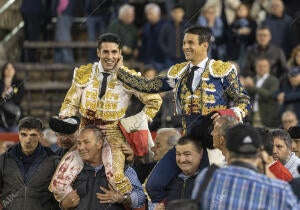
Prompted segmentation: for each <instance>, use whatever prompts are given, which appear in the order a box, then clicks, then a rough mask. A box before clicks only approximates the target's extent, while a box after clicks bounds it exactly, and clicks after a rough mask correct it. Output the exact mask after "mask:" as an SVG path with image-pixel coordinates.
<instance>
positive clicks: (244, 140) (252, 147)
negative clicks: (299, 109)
mask: <svg viewBox="0 0 300 210" xmlns="http://www.w3.org/2000/svg"><path fill="white" fill-rule="evenodd" d="M226 139H227V141H226V146H227V149H228V150H229V157H230V158H229V160H228V162H229V165H228V167H225V168H220V169H217V170H216V171H215V172H214V174H213V176H212V178H211V180H210V182H209V184H208V185H207V188H206V189H205V191H204V192H203V194H202V198H201V199H200V200H201V204H199V205H201V206H202V209H206V210H208V209H213V210H218V209H220V210H226V209H236V210H240V209H241V210H247V209H249V210H255V209H257V210H258V209H269V210H271V209H272V210H277V209H278V210H281V209H299V206H297V205H298V204H297V200H296V197H295V195H294V194H293V192H292V190H291V188H290V186H289V185H288V184H287V183H286V182H283V181H280V180H275V179H270V178H268V177H266V176H265V175H263V174H261V173H259V172H258V169H257V166H258V164H259V162H260V161H261V158H260V149H261V146H262V142H261V137H260V135H259V134H258V132H257V131H256V130H255V129H254V128H253V127H251V126H247V125H241V124H240V125H237V126H235V127H233V128H231V129H229V131H228V133H227V135H226ZM206 171H207V170H206V169H205V170H203V171H202V172H201V173H200V174H199V175H198V177H197V179H196V181H195V187H194V190H193V194H192V198H196V197H197V193H198V190H199V187H200V186H201V184H202V183H203V179H204V176H205V174H206Z"/></svg>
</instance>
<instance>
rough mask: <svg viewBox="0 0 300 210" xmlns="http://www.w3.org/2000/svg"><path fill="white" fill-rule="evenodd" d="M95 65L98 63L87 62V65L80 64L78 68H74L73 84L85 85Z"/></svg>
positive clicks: (92, 73) (90, 78)
mask: <svg viewBox="0 0 300 210" xmlns="http://www.w3.org/2000/svg"><path fill="white" fill-rule="evenodd" d="M97 65H98V63H95V64H92V63H89V64H87V65H82V66H80V67H79V68H75V69H74V76H73V81H74V82H75V84H76V85H77V86H80V87H84V86H87V85H88V84H89V83H90V82H91V81H92V77H93V75H94V73H95V69H96V67H97Z"/></svg>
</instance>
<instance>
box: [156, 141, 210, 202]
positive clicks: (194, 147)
mask: <svg viewBox="0 0 300 210" xmlns="http://www.w3.org/2000/svg"><path fill="white" fill-rule="evenodd" d="M175 147H176V164H177V166H178V167H179V168H180V170H181V173H180V174H179V175H178V176H177V177H175V178H174V179H173V180H172V181H171V183H170V184H169V185H168V186H167V192H166V202H170V201H172V200H177V199H184V198H191V195H192V191H193V187H194V182H195V179H196V177H197V174H198V173H199V171H200V170H201V169H202V168H204V167H205V166H206V165H205V166H204V162H203V161H201V160H202V155H203V147H202V144H201V142H200V141H198V140H196V139H194V138H193V137H191V136H183V137H181V138H180V139H179V140H178V142H177V144H176V146H175ZM159 205H162V204H159Z"/></svg>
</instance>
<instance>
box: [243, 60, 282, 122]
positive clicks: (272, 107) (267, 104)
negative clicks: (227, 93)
mask: <svg viewBox="0 0 300 210" xmlns="http://www.w3.org/2000/svg"><path fill="white" fill-rule="evenodd" d="M270 70H271V68H270V62H269V60H268V59H267V58H263V57H262V58H258V59H257V60H256V63H255V71H256V76H255V77H246V78H245V80H244V86H245V88H246V90H247V91H248V93H249V95H250V97H251V101H253V110H252V112H251V115H250V120H251V121H252V125H253V126H255V127H269V128H277V127H278V126H279V124H280V120H279V118H280V117H279V105H278V103H277V100H276V98H275V97H274V93H275V92H276V91H278V88H279V80H278V79H277V78H276V77H275V76H273V75H272V74H270Z"/></svg>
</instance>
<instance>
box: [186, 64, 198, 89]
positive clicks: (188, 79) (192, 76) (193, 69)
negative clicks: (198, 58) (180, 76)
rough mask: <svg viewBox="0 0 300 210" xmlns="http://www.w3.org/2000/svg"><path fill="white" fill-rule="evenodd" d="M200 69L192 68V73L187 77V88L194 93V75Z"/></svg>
mask: <svg viewBox="0 0 300 210" xmlns="http://www.w3.org/2000/svg"><path fill="white" fill-rule="evenodd" d="M197 69H199V67H198V66H193V67H191V68H190V73H189V75H188V77H187V81H186V86H187V87H188V88H189V89H190V91H191V92H193V80H194V73H195V71H196V70H197Z"/></svg>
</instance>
